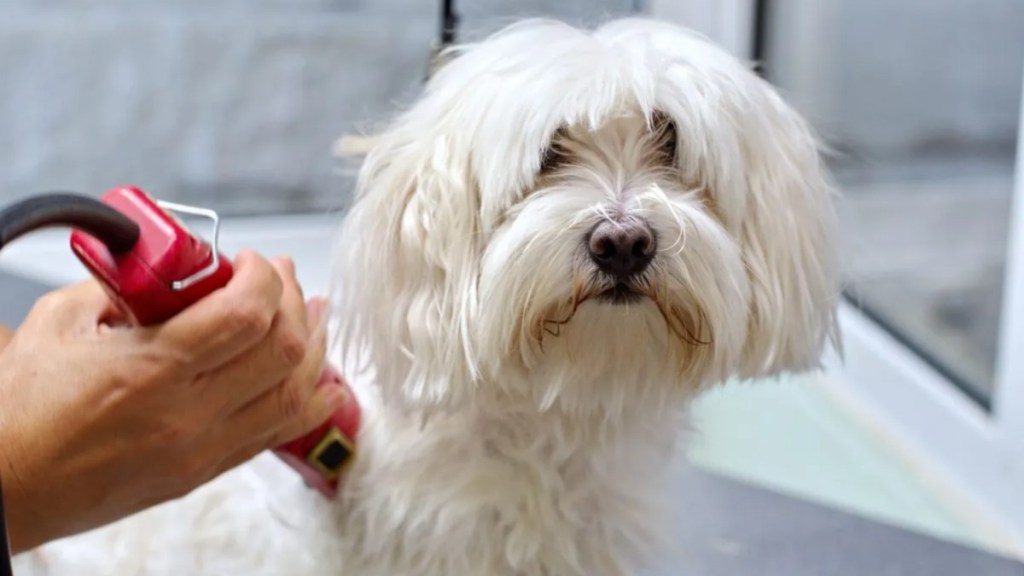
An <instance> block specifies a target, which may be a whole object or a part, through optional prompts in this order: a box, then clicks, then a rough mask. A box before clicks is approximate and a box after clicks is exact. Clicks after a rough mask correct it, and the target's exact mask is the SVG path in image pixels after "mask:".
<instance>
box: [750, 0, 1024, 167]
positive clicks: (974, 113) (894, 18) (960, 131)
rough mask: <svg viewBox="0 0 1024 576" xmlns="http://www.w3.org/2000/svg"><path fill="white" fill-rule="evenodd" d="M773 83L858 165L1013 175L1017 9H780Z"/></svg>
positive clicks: (1017, 5)
mask: <svg viewBox="0 0 1024 576" xmlns="http://www.w3.org/2000/svg"><path fill="white" fill-rule="evenodd" d="M774 4H775V5H776V9H775V14H774V19H773V41H772V43H771V45H770V53H769V58H770V73H771V74H772V77H773V80H775V81H777V82H778V83H779V84H781V85H782V86H783V87H784V88H785V89H786V90H788V91H789V92H790V94H791V96H792V98H793V99H794V100H795V101H797V102H798V103H799V105H800V106H801V107H802V108H803V109H804V110H805V111H807V112H808V114H810V115H811V116H812V117H813V118H814V120H815V123H816V124H817V125H818V126H819V128H820V130H821V131H822V132H823V133H824V134H825V135H826V136H827V137H828V138H829V139H830V140H831V141H832V143H833V144H835V145H836V146H837V147H838V148H839V149H840V150H841V151H844V152H847V153H849V154H850V155H851V156H850V157H849V158H848V160H850V161H851V162H855V163H856V162H859V163H863V164H865V165H866V163H869V162H870V163H877V164H892V165H897V164H907V163H911V164H913V163H918V162H926V163H927V162H933V161H934V162H938V161H940V160H945V161H948V160H959V161H961V162H959V163H958V164H961V165H963V164H966V163H970V162H973V163H975V164H985V163H988V162H996V163H1002V164H1005V165H1009V163H1010V162H1011V161H1012V160H1011V159H1012V154H1013V150H1014V142H1015V140H1016V136H1017V125H1018V116H1019V115H1020V104H1021V80H1022V70H1024V2H1020V1H1019V0H984V1H981V2H972V1H967V0H776V1H775V2H774Z"/></svg>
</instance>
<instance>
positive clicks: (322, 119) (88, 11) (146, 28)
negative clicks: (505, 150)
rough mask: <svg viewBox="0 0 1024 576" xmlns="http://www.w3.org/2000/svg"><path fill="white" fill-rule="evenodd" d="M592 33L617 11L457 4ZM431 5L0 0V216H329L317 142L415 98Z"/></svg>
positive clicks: (470, 17)
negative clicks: (34, 212) (166, 212)
mask: <svg viewBox="0 0 1024 576" xmlns="http://www.w3.org/2000/svg"><path fill="white" fill-rule="evenodd" d="M456 5H457V7H458V8H459V11H460V13H461V14H462V16H463V23H464V27H465V29H466V30H467V31H472V32H473V33H477V34H479V33H486V32H488V31H491V30H493V29H495V28H496V27H498V26H500V25H501V24H502V23H503V22H505V21H507V20H508V19H510V18H512V17H516V16H526V15H530V16H534V15H554V16H559V17H562V18H567V19H570V20H574V21H584V22H591V21H595V20H597V19H600V18H602V17H604V16H606V15H614V14H622V13H626V12H629V11H630V10H632V8H633V6H634V2H633V1H628V0H598V1H591V0H528V1H527V0H523V1H515V2H510V1H503V0H483V1H481V0H478V1H474V2H467V1H461V2H456ZM439 12H440V3H439V2H437V1H430V0H175V1H156V0H105V1H89V0H0V201H6V200H8V199H10V198H14V197H19V196H22V195H26V194H31V193H34V192H37V191H40V190H44V189H52V188H63V189H69V188H70V189H75V190H80V191H83V192H88V193H95V194H99V193H101V192H102V191H104V190H105V189H106V188H107V187H109V186H111V185H114V184H120V183H126V182H132V183H137V184H140V185H142V186H144V187H145V188H147V189H148V190H150V191H151V192H152V193H154V194H156V195H158V196H160V197H164V198H168V199H172V198H173V199H178V200H182V201H189V202H195V203H201V204H204V205H212V206H216V207H217V208H219V209H221V210H224V211H230V212H248V213H253V212H265V211H305V210H316V209H323V208H330V207H337V206H341V204H342V202H343V201H344V199H345V195H346V194H347V190H346V188H345V182H346V180H345V179H344V178H343V177H340V176H339V174H338V173H337V172H338V169H339V167H338V166H336V165H335V164H334V163H333V160H332V159H331V158H330V155H329V154H330V145H331V142H332V141H333V140H334V139H335V138H336V137H337V136H338V135H340V134H341V133H343V132H344V131H346V130H349V129H351V128H353V127H355V126H358V125H359V124H360V123H363V122H365V121H373V120H375V119H379V118H381V117H382V116H383V115H385V114H387V113H388V112H389V111H390V110H391V109H392V107H393V105H394V103H395V102H396V101H400V100H402V99H403V98H404V97H408V95H410V94H412V93H414V91H415V90H416V89H417V88H418V85H419V81H420V79H421V78H422V77H423V74H424V72H425V69H426V63H427V59H428V52H429V48H430V45H431V42H432V41H433V40H434V38H435V35H436V32H437V28H438V15H439Z"/></svg>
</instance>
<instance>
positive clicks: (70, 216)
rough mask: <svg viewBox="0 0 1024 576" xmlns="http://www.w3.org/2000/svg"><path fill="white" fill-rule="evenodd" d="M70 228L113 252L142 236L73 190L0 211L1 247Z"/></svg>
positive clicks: (5, 544)
mask: <svg viewBox="0 0 1024 576" xmlns="http://www.w3.org/2000/svg"><path fill="white" fill-rule="evenodd" d="M55 226H64V227H70V228H74V229H77V230H81V231H82V232H85V233H86V234H89V235H91V236H94V237H95V238H96V239H98V240H99V241H101V242H103V244H104V245H106V246H107V248H108V249H109V250H110V252H111V253H112V254H121V253H124V252H127V251H129V250H131V248H132V246H134V245H135V243H136V242H137V241H138V239H139V234H140V228H139V225H138V223H136V222H135V221H134V220H132V219H130V218H128V217H127V216H125V215H124V214H121V213H120V212H118V211H117V210H115V209H114V208H112V207H110V206H108V205H106V204H104V203H103V202H100V201H99V200H98V199H95V198H91V197H89V196H84V195H81V194H74V193H70V192H50V193H46V194H40V195H37V196H30V197H28V198H25V199H23V200H20V201H17V202H15V203H13V204H11V205H9V206H7V207H6V208H4V209H3V210H0V250H2V249H3V248H4V247H5V246H7V245H8V244H10V243H11V242H13V241H15V240H17V239H18V238H20V237H22V236H24V235H26V234H28V233H30V232H34V231H36V230H39V229H42V228H49V227H55ZM6 518H7V515H6V513H5V511H4V495H3V482H2V481H0V576H14V567H13V564H12V559H11V543H10V535H9V534H8V531H7V520H6Z"/></svg>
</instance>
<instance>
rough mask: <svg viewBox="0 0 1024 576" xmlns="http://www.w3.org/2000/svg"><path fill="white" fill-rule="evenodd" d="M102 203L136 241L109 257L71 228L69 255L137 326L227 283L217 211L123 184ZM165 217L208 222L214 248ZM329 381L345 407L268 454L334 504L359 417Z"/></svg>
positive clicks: (324, 378)
mask: <svg viewBox="0 0 1024 576" xmlns="http://www.w3.org/2000/svg"><path fill="white" fill-rule="evenodd" d="M101 201H102V202H103V203H105V204H107V205H109V206H111V207H112V208H114V209H115V210H117V211H119V212H121V213H122V214H124V215H125V216H127V217H129V218H131V219H132V220H134V221H135V222H137V223H138V224H139V228H140V233H139V239H138V241H137V242H136V243H135V245H134V246H132V248H131V250H129V251H127V252H125V253H122V254H111V252H110V250H109V249H108V248H107V246H106V245H104V244H103V243H102V242H100V241H99V240H98V239H96V238H95V237H93V236H90V235H89V234H87V233H85V232H82V231H79V230H74V231H72V233H71V249H72V250H73V251H74V253H75V254H76V255H77V256H78V258H79V259H80V260H81V261H82V263H83V264H85V266H86V268H88V269H89V271H90V272H91V273H92V274H93V276H95V277H96V278H97V279H98V280H99V281H100V283H101V284H102V285H103V286H104V287H105V289H106V290H107V293H108V294H109V295H110V297H111V299H112V300H113V301H114V302H115V304H116V305H117V306H118V307H119V308H120V309H121V310H122V311H123V312H124V313H125V314H126V315H127V316H128V317H129V318H130V319H131V320H132V321H133V322H134V323H136V324H138V325H144V326H145V325H152V324H158V323H160V322H163V321H165V320H167V319H169V318H171V317H172V316H174V315H175V314H177V313H178V312H180V311H181V310H184V309H185V308H187V307H188V306H189V305H191V304H192V303H194V302H196V301H197V300H199V299H201V298H203V297H204V296H206V295H207V294H209V293H211V292H213V291H214V290H216V289H218V288H220V287H222V286H224V285H225V284H227V283H228V281H229V280H230V279H231V276H232V274H233V272H234V270H233V268H232V266H231V262H230V261H229V260H228V259H227V258H225V257H224V256H223V255H222V254H220V252H219V251H218V248H217V239H218V237H217V233H218V231H219V225H220V220H219V218H218V216H217V213H216V212H214V211H212V210H207V209H203V208H193V207H191V206H184V205H181V204H175V203H171V202H163V201H156V200H153V199H152V198H150V197H149V196H148V195H147V194H146V193H145V192H143V191H142V190H140V189H138V188H134V187H128V186H125V187H119V188H114V189H112V190H110V191H109V192H107V193H106V194H105V195H104V196H103V197H102V198H101ZM170 212H180V213H185V214H192V215H197V216H204V217H207V218H210V219H212V220H213V223H214V232H213V245H212V246H211V245H210V244H208V243H206V242H205V241H203V240H202V239H200V238H198V237H197V236H194V235H192V234H191V233H190V232H189V231H188V230H187V229H186V228H185V226H184V225H183V224H182V223H181V222H180V221H179V220H178V219H177V218H175V217H174V216H172V215H171V213H170ZM329 382H336V383H339V384H340V385H342V386H344V387H345V392H346V394H347V396H346V397H347V398H348V401H347V402H345V404H344V405H343V406H342V407H341V409H339V410H338V411H337V412H335V413H334V414H332V415H331V418H330V419H328V421H326V422H324V423H323V424H322V425H321V426H320V427H318V428H317V429H316V430H314V431H313V432H311V433H309V434H307V435H306V436H304V437H302V438H297V439H295V440H293V441H291V442H288V443H286V444H284V445H283V446H280V447H277V448H275V449H274V450H273V452H274V453H275V454H277V456H278V457H280V458H281V459H282V460H284V461H285V462H286V463H287V464H288V465H290V466H291V467H293V468H295V469H296V471H298V472H299V474H300V475H301V476H302V478H303V479H304V480H305V481H306V483H307V484H308V485H309V486H311V487H313V488H316V489H317V490H319V491H320V492H321V493H322V494H324V496H326V497H328V498H333V497H334V495H335V494H336V493H337V488H338V483H339V481H340V479H341V476H342V474H343V473H344V471H345V469H346V468H347V466H348V465H349V464H350V462H351V461H352V460H353V458H354V457H355V445H354V439H355V437H356V434H357V433H358V431H359V424H360V411H359V405H358V403H357V402H356V399H355V397H354V395H353V394H352V392H351V390H350V389H348V385H347V384H345V382H344V381H343V380H342V379H341V377H340V376H338V374H337V373H336V372H335V371H334V370H333V369H331V368H330V367H328V368H325V370H324V372H323V374H321V376H320V382H319V383H318V385H323V384H326V383H329Z"/></svg>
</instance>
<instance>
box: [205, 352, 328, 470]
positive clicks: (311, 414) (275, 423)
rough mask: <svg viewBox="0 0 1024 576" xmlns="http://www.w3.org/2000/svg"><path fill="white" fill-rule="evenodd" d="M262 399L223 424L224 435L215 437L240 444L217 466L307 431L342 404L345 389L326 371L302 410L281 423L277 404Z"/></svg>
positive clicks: (224, 466) (226, 464)
mask: <svg viewBox="0 0 1024 576" xmlns="http://www.w3.org/2000/svg"><path fill="white" fill-rule="evenodd" d="M262 400H263V399H261V401H260V402H257V403H254V404H253V406H252V407H251V409H250V410H246V411H244V412H240V413H239V414H238V415H237V417H236V418H233V419H231V420H230V421H229V423H228V425H227V426H225V427H224V428H223V435H224V438H222V439H218V440H219V441H222V442H223V443H224V444H226V445H228V446H238V447H240V448H239V449H238V450H236V451H234V452H233V453H231V454H230V455H228V456H227V457H226V458H225V459H223V460H222V461H221V466H222V468H221V469H227V468H229V467H233V466H234V465H238V464H239V463H241V461H244V460H245V459H248V458H251V457H252V456H254V455H256V454H258V453H259V452H262V451H263V450H267V449H269V448H274V447H278V446H280V445H282V444H285V443H286V442H290V441H291V440H294V439H296V438H298V437H300V436H302V435H304V434H307V433H309V431H310V430H312V429H314V428H316V427H317V426H319V425H321V424H323V423H324V422H326V421H327V420H328V419H329V418H330V417H331V414H332V413H334V412H335V411H336V410H338V409H340V408H341V407H342V406H343V405H344V403H345V401H346V392H345V388H344V387H343V386H342V385H341V383H340V379H339V378H338V377H337V376H334V375H333V371H328V372H326V375H325V378H324V381H322V382H321V383H319V385H316V387H315V389H314V390H313V392H312V395H311V397H310V398H309V399H308V401H307V402H306V403H305V404H304V406H303V409H302V411H301V412H300V413H299V414H297V415H296V416H295V417H292V418H290V419H288V420H285V421H284V423H282V422H283V420H282V418H281V412H280V410H279V408H280V407H279V406H278V405H275V404H274V403H273V402H272V401H269V402H266V403H264V402H263V401H262ZM240 459H241V461H240Z"/></svg>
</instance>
